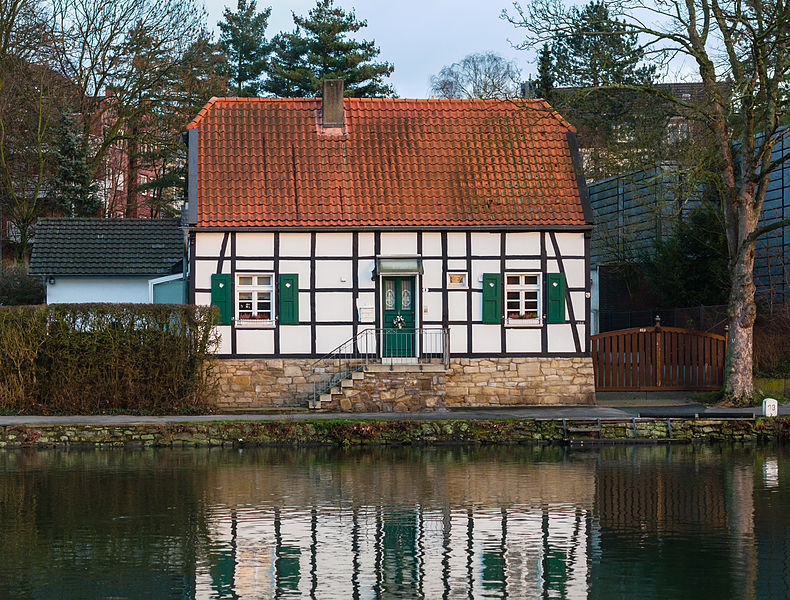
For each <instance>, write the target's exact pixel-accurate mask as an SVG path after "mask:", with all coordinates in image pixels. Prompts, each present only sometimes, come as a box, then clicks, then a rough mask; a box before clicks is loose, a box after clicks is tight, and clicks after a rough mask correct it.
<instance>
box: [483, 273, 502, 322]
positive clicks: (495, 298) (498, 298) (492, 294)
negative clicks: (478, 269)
mask: <svg viewBox="0 0 790 600" xmlns="http://www.w3.org/2000/svg"><path fill="white" fill-rule="evenodd" d="M501 322H502V275H501V274H499V273H484V274H483V323H496V324H499V323H501Z"/></svg>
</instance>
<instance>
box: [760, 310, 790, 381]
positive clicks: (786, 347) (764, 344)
mask: <svg viewBox="0 0 790 600" xmlns="http://www.w3.org/2000/svg"><path fill="white" fill-rule="evenodd" d="M752 356H753V357H754V372H755V373H756V374H757V375H759V376H761V377H790V302H788V303H786V304H785V305H784V306H775V307H773V309H772V310H769V309H768V308H767V307H763V306H761V307H760V309H758V311H757V321H756V322H755V324H754V350H753V355H752Z"/></svg>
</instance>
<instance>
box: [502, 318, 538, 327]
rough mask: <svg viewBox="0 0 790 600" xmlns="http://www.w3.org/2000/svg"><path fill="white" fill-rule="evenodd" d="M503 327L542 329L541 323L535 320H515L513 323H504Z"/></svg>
mask: <svg viewBox="0 0 790 600" xmlns="http://www.w3.org/2000/svg"><path fill="white" fill-rule="evenodd" d="M505 327H543V323H541V322H540V321H537V320H536V321H533V320H527V319H523V320H522V319H516V320H513V321H510V320H507V321H505Z"/></svg>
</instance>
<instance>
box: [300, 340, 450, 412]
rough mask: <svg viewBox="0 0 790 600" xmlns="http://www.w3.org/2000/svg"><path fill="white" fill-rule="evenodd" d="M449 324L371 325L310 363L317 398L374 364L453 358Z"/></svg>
mask: <svg viewBox="0 0 790 600" xmlns="http://www.w3.org/2000/svg"><path fill="white" fill-rule="evenodd" d="M449 341H450V334H449V330H448V329H447V328H404V329H392V328H386V329H385V328H367V329H363V330H362V331H360V332H358V333H357V334H356V335H355V336H353V337H351V338H349V339H348V340H346V341H345V342H343V343H342V344H340V345H339V346H337V347H336V348H335V349H333V350H332V351H331V352H328V353H327V354H325V355H324V356H322V357H321V358H319V359H317V360H316V361H315V362H313V363H312V364H311V365H310V381H311V382H312V384H313V398H312V400H313V402H315V401H316V400H317V399H318V398H319V396H320V395H321V394H324V393H326V392H327V391H329V390H331V389H332V387H334V386H335V385H338V384H340V382H342V381H343V380H344V379H348V378H349V377H351V376H352V374H353V373H355V372H358V371H363V370H365V369H366V368H367V367H368V366H370V365H371V364H390V365H391V367H390V368H393V367H392V365H395V364H398V363H401V364H414V365H425V364H442V365H444V366H445V368H446V367H447V366H448V365H449V362H450V344H449Z"/></svg>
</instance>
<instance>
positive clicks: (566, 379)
mask: <svg viewBox="0 0 790 600" xmlns="http://www.w3.org/2000/svg"><path fill="white" fill-rule="evenodd" d="M445 403H446V406H448V407H456V406H513V405H519V404H520V405H524V404H529V405H535V404H594V403H595V380H594V377H593V365H592V359H591V358H590V357H589V356H585V357H570V358H548V357H528V358H490V359H477V358H457V359H451V360H450V372H449V373H447V389H446V395H445Z"/></svg>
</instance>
